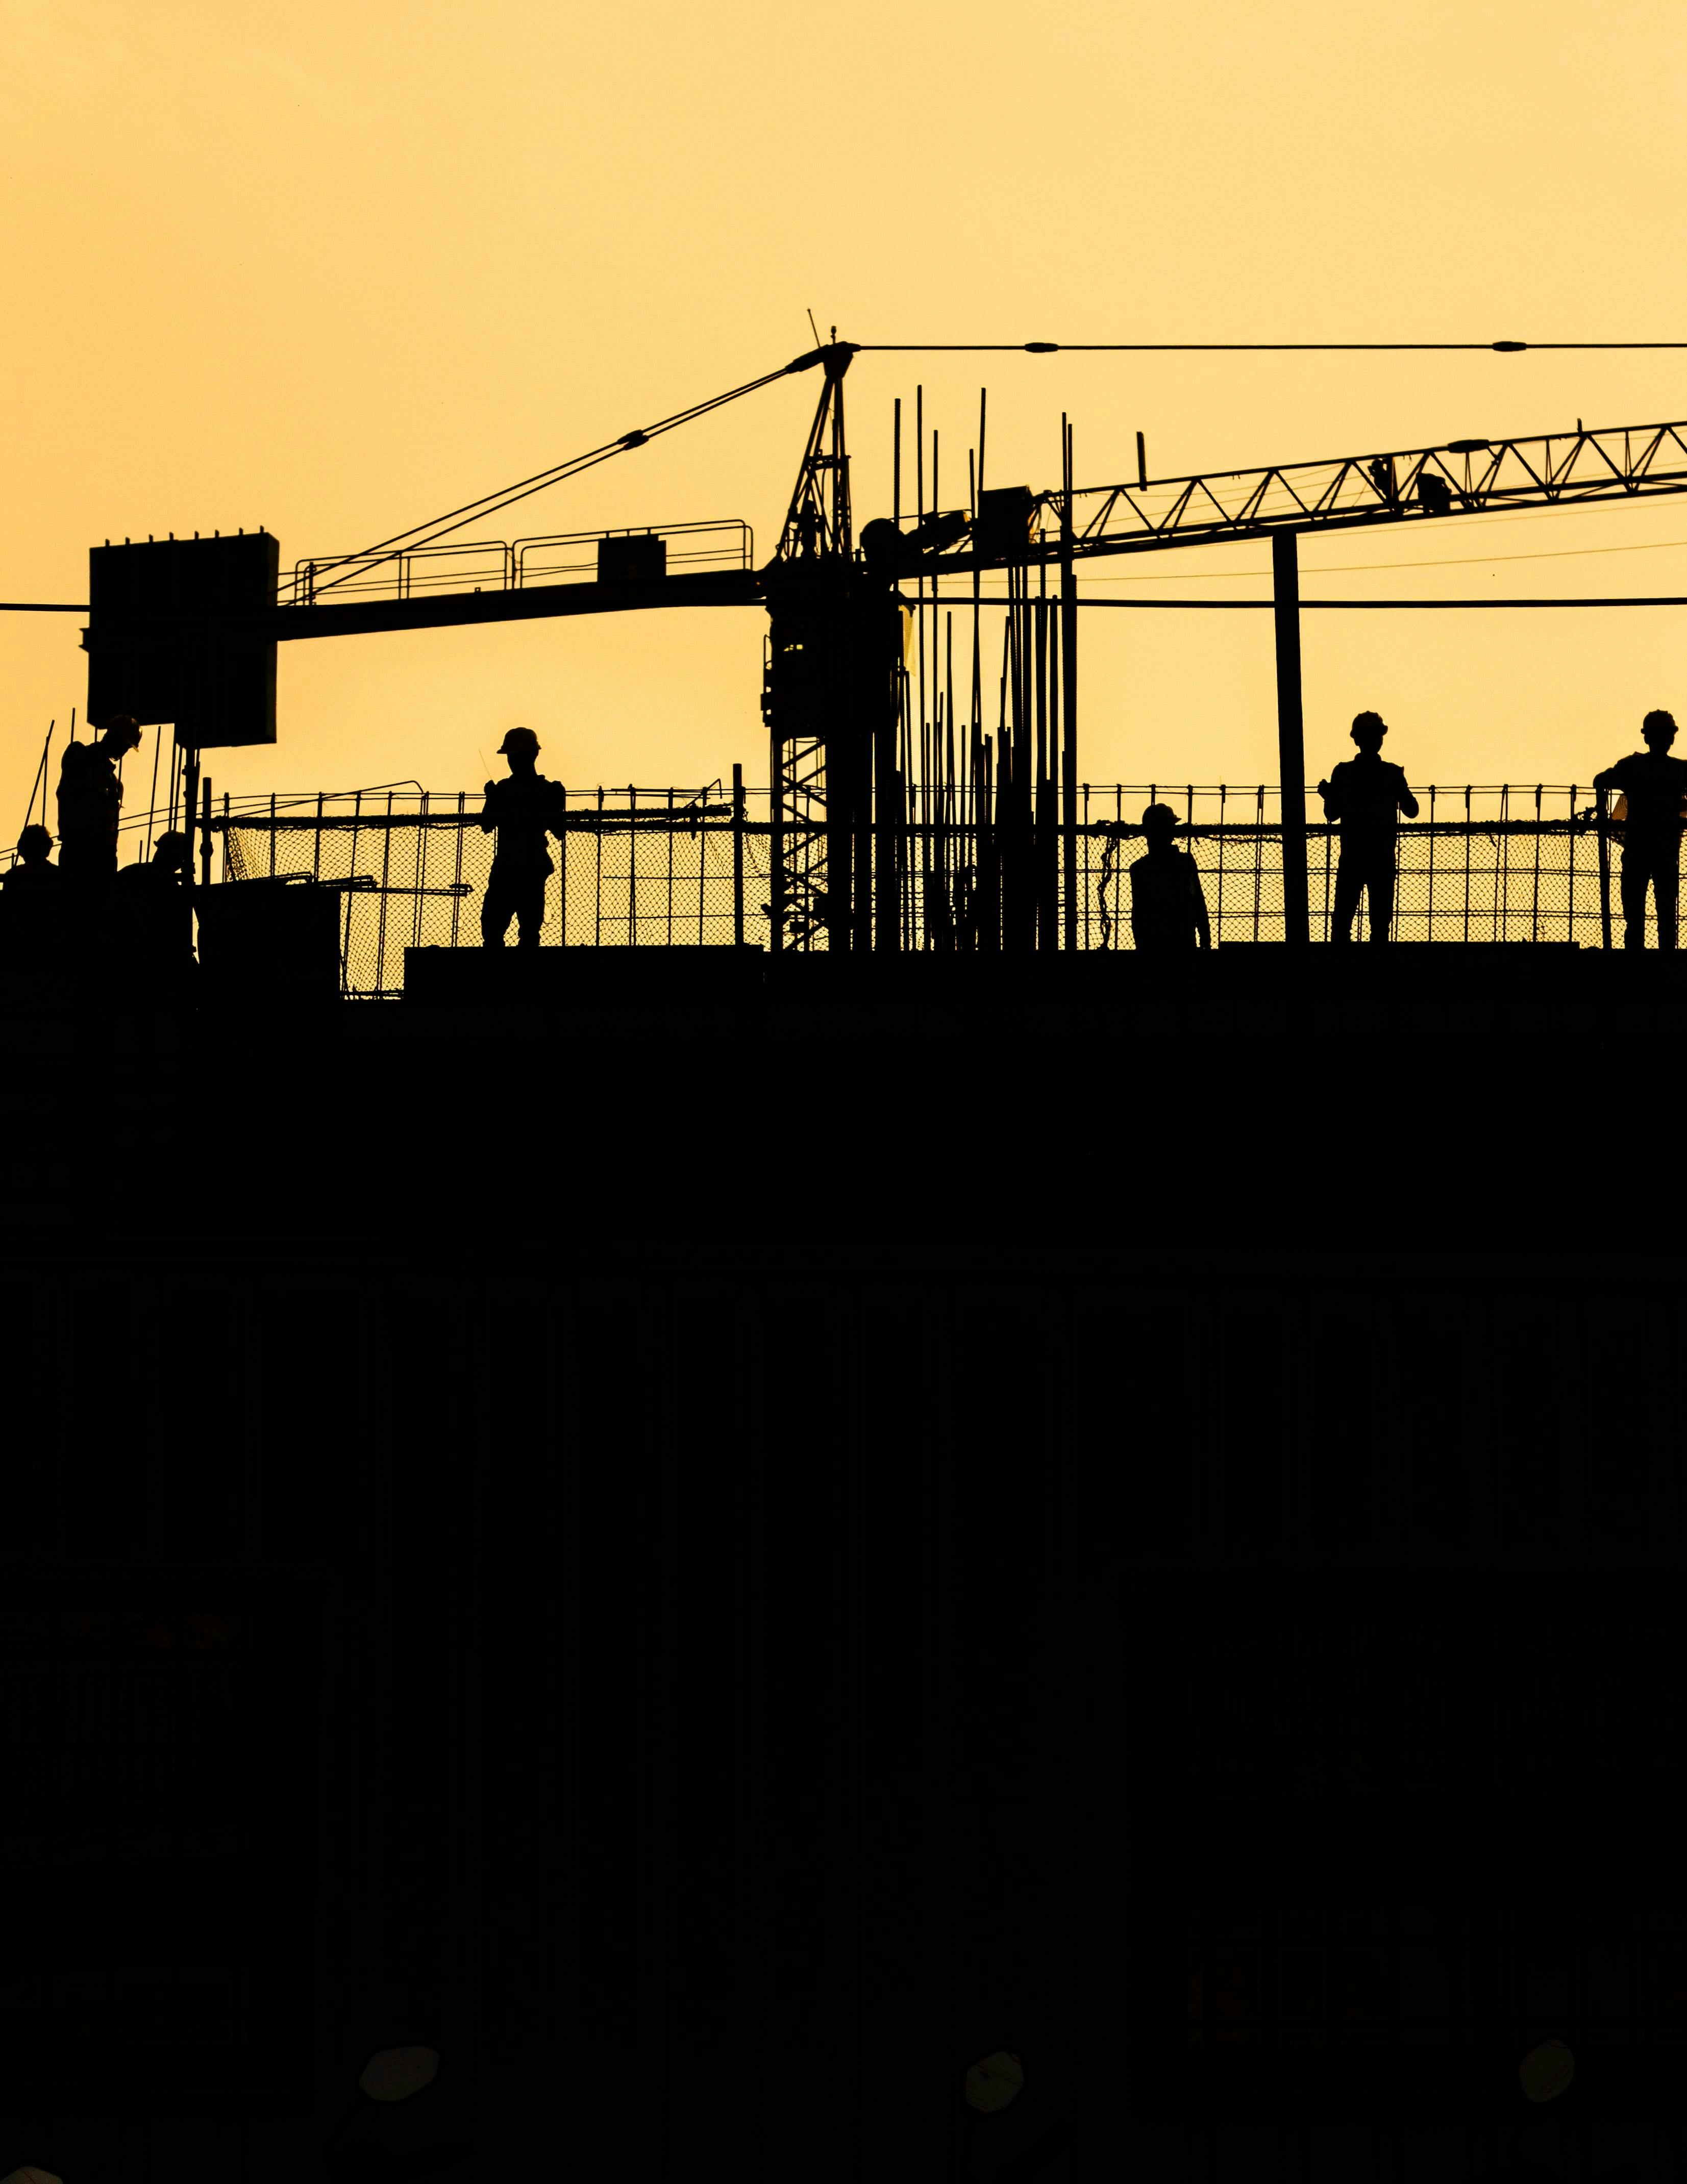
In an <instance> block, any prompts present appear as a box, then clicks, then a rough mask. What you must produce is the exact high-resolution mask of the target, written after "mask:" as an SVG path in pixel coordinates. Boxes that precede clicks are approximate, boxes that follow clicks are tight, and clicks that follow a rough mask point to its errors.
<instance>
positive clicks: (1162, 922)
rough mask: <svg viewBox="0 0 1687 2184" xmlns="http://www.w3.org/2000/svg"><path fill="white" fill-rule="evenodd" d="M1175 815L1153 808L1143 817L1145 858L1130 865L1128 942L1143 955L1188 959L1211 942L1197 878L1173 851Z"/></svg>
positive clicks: (1191, 863)
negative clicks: (1184, 957)
mask: <svg viewBox="0 0 1687 2184" xmlns="http://www.w3.org/2000/svg"><path fill="white" fill-rule="evenodd" d="M1176 832H1177V814H1176V812H1175V811H1173V810H1172V808H1171V806H1170V805H1169V804H1151V805H1149V806H1148V810H1147V811H1145V812H1143V814H1142V834H1143V837H1144V838H1145V840H1146V841H1147V843H1148V850H1147V853H1146V855H1142V856H1140V857H1138V858H1137V861H1136V862H1135V864H1133V865H1132V866H1131V940H1132V942H1133V943H1134V944H1135V946H1136V949H1137V954H1138V955H1142V956H1187V955H1190V954H1193V951H1194V950H1196V949H1197V948H1210V947H1211V946H1212V944H1213V936H1212V929H1211V928H1210V927H1209V924H1208V922H1207V898H1206V896H1205V895H1204V894H1203V893H1202V890H1201V875H1200V872H1199V870H1198V867H1197V866H1196V863H1195V860H1194V859H1193V857H1192V856H1191V855H1189V853H1188V851H1187V850H1179V849H1176V848H1174V847H1173V845H1172V836H1173V835H1174V834H1175V833H1176Z"/></svg>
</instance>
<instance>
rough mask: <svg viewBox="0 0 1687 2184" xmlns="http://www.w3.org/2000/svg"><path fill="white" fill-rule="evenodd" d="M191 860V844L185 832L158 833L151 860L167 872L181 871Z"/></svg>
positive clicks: (184, 869)
mask: <svg viewBox="0 0 1687 2184" xmlns="http://www.w3.org/2000/svg"><path fill="white" fill-rule="evenodd" d="M153 862H154V864H155V865H157V866H159V867H160V868H161V869H162V870H163V871H165V872H186V871H187V868H188V866H190V865H191V864H192V863H193V843H192V842H191V841H190V840H189V839H188V838H187V835H186V834H179V833H168V834H160V835H159V838H158V840H157V841H156V842H155V843H154V844H153Z"/></svg>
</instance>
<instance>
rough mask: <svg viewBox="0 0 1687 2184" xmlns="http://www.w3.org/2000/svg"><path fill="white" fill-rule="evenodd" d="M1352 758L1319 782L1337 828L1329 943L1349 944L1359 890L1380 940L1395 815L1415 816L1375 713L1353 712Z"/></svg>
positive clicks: (1387, 905)
mask: <svg viewBox="0 0 1687 2184" xmlns="http://www.w3.org/2000/svg"><path fill="white" fill-rule="evenodd" d="M1350 733H1351V734H1352V737H1353V739H1354V741H1355V743H1356V744H1358V745H1359V756H1358V757H1357V758H1349V759H1343V761H1342V763H1341V764H1340V765H1339V766H1332V768H1331V770H1330V777H1329V779H1328V780H1327V781H1321V782H1320V783H1318V794H1319V795H1320V796H1321V797H1322V798H1323V799H1324V813H1325V816H1326V817H1327V818H1330V819H1335V820H1338V821H1339V822H1341V830H1342V851H1341V861H1340V862H1339V863H1338V865H1337V866H1336V904H1335V916H1334V921H1333V923H1332V928H1331V932H1330V938H1331V939H1332V940H1351V939H1352V938H1353V921H1354V919H1355V917H1356V916H1357V914H1358V911H1359V895H1360V889H1364V891H1365V894H1366V896H1367V897H1368V898H1369V900H1370V905H1371V939H1372V940H1375V941H1379V942H1380V941H1385V940H1386V939H1388V928H1389V926H1390V924H1391V923H1392V922H1393V921H1394V850H1395V844H1396V842H1397V840H1398V838H1399V823H1400V814H1401V812H1405V816H1406V817H1407V818H1408V819H1416V816H1417V799H1416V797H1415V796H1414V795H1413V794H1412V793H1411V791H1410V789H1409V788H1407V787H1406V777H1405V767H1404V766H1390V765H1389V763H1388V760H1387V759H1385V758H1384V757H1383V755H1382V750H1383V737H1384V736H1385V735H1387V734H1388V727H1387V724H1386V723H1385V722H1384V721H1383V716H1382V715H1381V714H1380V713H1360V714H1358V715H1357V716H1355V720H1354V723H1353V727H1352V729H1351V731H1350Z"/></svg>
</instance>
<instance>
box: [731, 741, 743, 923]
mask: <svg viewBox="0 0 1687 2184" xmlns="http://www.w3.org/2000/svg"><path fill="white" fill-rule="evenodd" d="M732 944H733V946H734V947H735V948H741V947H742V946H743V945H744V769H743V767H742V766H734V767H733V769H732Z"/></svg>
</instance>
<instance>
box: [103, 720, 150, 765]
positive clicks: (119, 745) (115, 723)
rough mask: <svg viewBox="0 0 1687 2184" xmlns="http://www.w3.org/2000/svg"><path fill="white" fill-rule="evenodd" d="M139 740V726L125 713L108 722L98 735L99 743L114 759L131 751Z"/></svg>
mask: <svg viewBox="0 0 1687 2184" xmlns="http://www.w3.org/2000/svg"><path fill="white" fill-rule="evenodd" d="M140 740H141V730H140V726H139V724H138V722H137V721H135V720H133V719H132V718H131V716H130V715H128V714H127V713H120V714H118V716H117V717H116V718H115V720H111V721H107V722H106V724H105V727H104V728H103V730H102V732H101V734H100V741H101V742H102V743H103V744H104V745H105V748H106V749H108V750H109V752H110V753H111V755H112V756H113V757H114V758H121V756H122V755H123V754H124V752H125V751H131V750H133V749H135V747H136V745H137V744H138V743H139V742H140Z"/></svg>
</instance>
